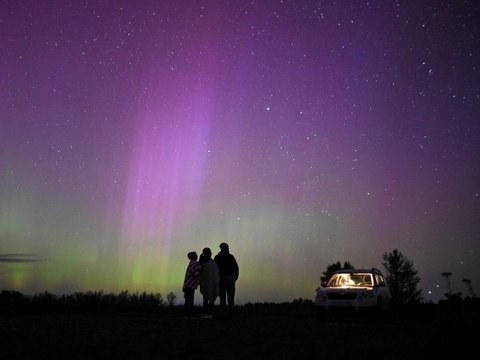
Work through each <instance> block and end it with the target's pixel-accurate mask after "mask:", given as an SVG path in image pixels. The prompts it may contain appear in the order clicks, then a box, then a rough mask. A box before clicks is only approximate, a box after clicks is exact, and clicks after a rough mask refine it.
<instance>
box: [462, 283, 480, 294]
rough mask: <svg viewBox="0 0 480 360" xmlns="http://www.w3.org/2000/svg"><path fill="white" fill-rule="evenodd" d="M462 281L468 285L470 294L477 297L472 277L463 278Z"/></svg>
mask: <svg viewBox="0 0 480 360" xmlns="http://www.w3.org/2000/svg"><path fill="white" fill-rule="evenodd" d="M462 281H463V283H464V284H465V286H466V287H467V291H468V296H470V297H471V298H476V297H477V295H476V294H475V291H473V286H472V281H471V280H470V279H463V280H462Z"/></svg>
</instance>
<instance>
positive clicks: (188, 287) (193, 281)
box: [182, 251, 202, 318]
mask: <svg viewBox="0 0 480 360" xmlns="http://www.w3.org/2000/svg"><path fill="white" fill-rule="evenodd" d="M187 257H188V258H189V259H190V262H189V263H188V266H187V270H186V271H185V280H184V281H183V288H182V291H183V295H184V297H185V316H186V317H187V318H190V317H191V316H192V315H193V309H194V305H193V299H194V296H195V289H196V288H197V287H198V284H199V283H200V271H201V268H202V267H201V265H200V263H199V262H198V261H197V259H198V256H197V253H196V252H195V251H192V252H189V253H188V254H187Z"/></svg>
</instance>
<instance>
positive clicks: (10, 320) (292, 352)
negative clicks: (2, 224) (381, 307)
mask: <svg viewBox="0 0 480 360" xmlns="http://www.w3.org/2000/svg"><path fill="white" fill-rule="evenodd" d="M479 334H480V331H479V317H478V313H475V314H468V313H465V312H458V311H453V312H442V313H439V312H437V311H436V310H434V311H432V310H431V309H430V310H429V309H421V310H420V311H418V312H417V313H416V314H412V313H403V314H395V315H394V316H393V320H392V322H387V323H376V322H372V321H369V320H368V319H346V320H343V321H337V320H330V321H328V322H326V323H318V322H316V321H315V318H314V315H313V307H302V308H282V307H281V306H263V307H262V306H260V307H250V308H249V307H247V306H245V307H242V308H240V309H238V310H237V312H236V314H235V316H234V317H233V318H221V317H218V316H217V318H214V319H190V320H189V319H184V318H183V314H182V312H181V308H177V309H176V310H173V311H169V312H163V313H148V314H141V313H85V314H81V313H77V314H59V313H53V314H32V313H31V314H26V313H16V314H8V313H0V339H1V340H0V344H1V347H0V358H1V359H220V358H222V359H432V358H442V359H446V358H451V359H466V358H469V359H470V358H472V355H470V354H471V353H472V352H475V351H476V349H477V346H478V345H479V341H480V340H479V339H480V337H479Z"/></svg>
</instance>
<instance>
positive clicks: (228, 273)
mask: <svg viewBox="0 0 480 360" xmlns="http://www.w3.org/2000/svg"><path fill="white" fill-rule="evenodd" d="M214 260H215V262H216V263H217V265H218V269H219V271H220V306H221V307H222V308H225V307H226V305H227V299H228V309H229V310H230V312H232V311H233V309H234V307H235V282H236V281H237V280H238V275H239V269H238V264H237V260H236V259H235V257H234V256H233V255H232V254H230V252H229V248H228V244H226V243H221V244H220V252H219V253H218V254H217V255H216V256H215V259H214Z"/></svg>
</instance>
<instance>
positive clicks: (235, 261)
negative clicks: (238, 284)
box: [232, 255, 240, 281]
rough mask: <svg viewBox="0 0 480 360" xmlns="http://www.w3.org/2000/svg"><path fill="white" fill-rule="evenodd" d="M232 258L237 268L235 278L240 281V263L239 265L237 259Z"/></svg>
mask: <svg viewBox="0 0 480 360" xmlns="http://www.w3.org/2000/svg"><path fill="white" fill-rule="evenodd" d="M232 258H233V264H234V267H235V272H234V277H235V281H236V280H238V276H239V275H240V269H239V268H238V263H237V259H235V256H233V255H232Z"/></svg>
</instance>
